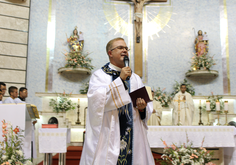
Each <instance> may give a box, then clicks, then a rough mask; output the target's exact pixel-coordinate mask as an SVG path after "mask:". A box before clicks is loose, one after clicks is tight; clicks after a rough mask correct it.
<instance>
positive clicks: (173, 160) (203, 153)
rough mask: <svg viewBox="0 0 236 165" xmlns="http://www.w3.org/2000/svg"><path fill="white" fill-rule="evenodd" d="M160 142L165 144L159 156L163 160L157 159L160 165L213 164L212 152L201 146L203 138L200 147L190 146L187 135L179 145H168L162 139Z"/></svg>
mask: <svg viewBox="0 0 236 165" xmlns="http://www.w3.org/2000/svg"><path fill="white" fill-rule="evenodd" d="M186 134H187V133H186ZM162 142H163V144H164V145H165V148H164V154H163V155H162V156H161V158H162V159H163V160H157V161H158V162H161V164H162V165H169V164H172V165H215V164H214V163H212V162H211V157H212V155H213V152H209V151H207V150H206V149H205V148H203V147H202V146H203V142H204V138H203V141H202V145H201V147H200V148H192V145H193V143H192V142H189V139H188V136H187V143H186V144H185V143H183V144H182V145H180V146H179V147H178V146H177V145H176V144H172V145H171V146H168V145H167V144H166V142H165V141H163V140H162Z"/></svg>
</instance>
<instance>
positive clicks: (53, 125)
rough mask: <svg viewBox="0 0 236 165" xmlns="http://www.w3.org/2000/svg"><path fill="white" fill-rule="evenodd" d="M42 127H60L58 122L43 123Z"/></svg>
mask: <svg viewBox="0 0 236 165" xmlns="http://www.w3.org/2000/svg"><path fill="white" fill-rule="evenodd" d="M42 128H58V124H42Z"/></svg>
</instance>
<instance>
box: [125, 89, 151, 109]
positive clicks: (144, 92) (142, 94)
mask: <svg viewBox="0 0 236 165" xmlns="http://www.w3.org/2000/svg"><path fill="white" fill-rule="evenodd" d="M129 95H130V97H131V100H132V102H133V106H134V107H136V100H137V98H142V99H144V100H145V102H146V103H148V102H150V101H152V100H153V98H152V89H151V87H148V86H143V87H141V88H139V89H137V90H135V91H133V92H131V93H130V94H129Z"/></svg>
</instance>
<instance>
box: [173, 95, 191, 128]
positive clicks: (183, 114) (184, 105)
mask: <svg viewBox="0 0 236 165" xmlns="http://www.w3.org/2000/svg"><path fill="white" fill-rule="evenodd" d="M179 96H180V97H179ZM184 96H185V101H184V100H183V98H184ZM179 98H180V100H181V102H180V123H181V125H187V126H190V125H192V121H193V114H194V104H193V98H192V96H191V94H189V93H188V92H184V93H182V92H181V91H179V92H178V93H177V94H176V95H175V97H174V111H173V112H174V114H173V116H174V125H177V123H178V101H177V100H178V99H179Z"/></svg>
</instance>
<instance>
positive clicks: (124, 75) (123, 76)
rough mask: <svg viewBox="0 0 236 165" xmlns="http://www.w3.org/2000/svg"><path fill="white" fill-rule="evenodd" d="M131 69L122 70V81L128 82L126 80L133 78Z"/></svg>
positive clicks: (124, 68)
mask: <svg viewBox="0 0 236 165" xmlns="http://www.w3.org/2000/svg"><path fill="white" fill-rule="evenodd" d="M131 73H132V72H131V68H130V67H128V66H127V67H123V68H122V69H121V72H120V78H121V79H122V80H124V81H125V80H126V78H127V77H128V76H129V77H130V76H131Z"/></svg>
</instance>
